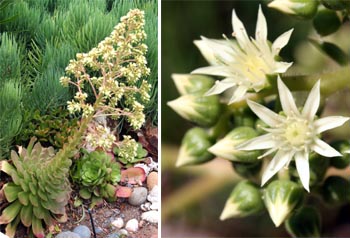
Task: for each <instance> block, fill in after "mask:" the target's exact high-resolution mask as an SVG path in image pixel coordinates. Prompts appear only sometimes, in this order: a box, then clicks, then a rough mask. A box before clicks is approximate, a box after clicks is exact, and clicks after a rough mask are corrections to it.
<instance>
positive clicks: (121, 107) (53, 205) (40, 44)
mask: <svg viewBox="0 0 350 238" xmlns="http://www.w3.org/2000/svg"><path fill="white" fill-rule="evenodd" d="M1 3H2V5H1V6H3V8H2V11H1V14H0V19H1V35H0V37H1V38H0V58H1V64H0V75H1V78H0V92H1V93H0V97H1V103H0V104H1V105H0V107H1V109H2V112H1V116H0V120H1V122H0V124H1V125H2V126H1V131H0V141H1V142H2V143H1V148H0V157H1V167H0V169H1V171H2V173H1V177H2V183H1V187H2V189H1V202H2V205H1V210H2V212H1V214H2V215H1V216H0V224H5V225H6V228H5V227H4V228H5V229H4V232H5V233H6V234H7V235H8V236H10V237H22V236H23V237H28V236H30V237H33V236H35V237H45V235H49V233H50V234H51V235H52V232H51V231H53V230H52V229H51V228H52V227H54V226H55V225H56V224H57V221H61V222H64V221H66V220H67V214H66V207H67V205H68V204H70V203H72V204H73V203H74V204H75V205H76V206H86V207H89V208H90V209H92V208H94V207H95V206H96V205H101V204H102V203H103V202H104V201H105V200H106V201H110V202H113V201H116V200H117V198H118V197H120V196H123V197H128V196H130V195H131V192H132V187H133V186H131V185H129V184H128V183H127V182H124V183H123V184H124V185H126V186H128V187H125V186H121V185H120V184H119V182H121V181H122V172H123V171H124V170H125V169H126V168H127V167H133V166H134V164H136V162H143V161H145V160H146V158H147V155H148V154H152V153H153V152H154V151H151V152H150V153H149V152H148V151H149V150H150V149H148V148H147V145H146V144H145V143H143V144H141V143H136V141H138V140H139V137H138V136H137V135H138V134H140V135H146V134H147V131H149V130H151V129H152V128H153V127H155V126H156V125H157V8H156V4H155V2H154V1H105V0H101V1H82V0H74V1H46V0H43V1H24V0H23V1H2V2H1ZM153 136H156V135H153ZM131 138H132V139H131ZM127 139H129V140H132V141H134V142H135V143H133V144H132V145H131V146H129V147H130V148H129V150H125V151H124V156H123V157H119V154H118V153H116V154H114V153H113V149H115V150H117V149H118V148H119V147H122V145H123V144H125V143H126V140H127ZM147 139H148V138H147ZM147 139H145V138H144V137H143V138H142V139H141V140H140V141H141V142H142V141H143V142H147ZM143 146H145V147H146V148H145V149H143V148H142V147H143ZM139 147H141V148H139ZM148 147H150V145H148ZM147 149H148V150H147ZM134 151H137V152H139V151H141V152H143V153H141V152H139V153H134ZM126 157H130V159H129V162H130V163H129V165H128V166H126V165H125V163H124V162H123V161H124V158H126ZM136 157H137V160H136V159H135V158H136ZM119 158H121V159H120V160H119ZM153 158H154V157H153ZM155 159H156V158H155ZM148 160H151V161H152V159H151V158H148ZM143 165H144V166H146V165H145V164H143ZM146 167H147V166H146ZM141 172H143V174H145V173H146V172H145V171H144V170H143V169H141ZM149 172H150V171H147V174H148V173H149ZM6 174H7V175H8V176H6ZM144 181H145V179H144V180H143V181H142V182H144ZM142 182H141V184H139V186H142ZM123 189H124V190H125V191H128V192H129V194H127V193H125V192H124V193H123V191H124V190H123ZM130 190H131V191H130ZM75 194H76V195H77V196H72V195H75ZM20 224H21V225H23V226H25V227H28V230H27V231H28V232H27V234H19V233H17V235H16V231H18V227H19V225H20ZM2 228H3V227H2ZM56 230H57V226H56ZM58 230H59V229H58ZM94 232H95V231H94ZM54 233H55V232H54ZM56 233H57V231H56ZM95 235H96V234H95Z"/></svg>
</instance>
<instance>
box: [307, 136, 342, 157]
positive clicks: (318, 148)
mask: <svg viewBox="0 0 350 238" xmlns="http://www.w3.org/2000/svg"><path fill="white" fill-rule="evenodd" d="M311 149H312V150H313V151H315V152H316V153H317V154H320V155H322V156H325V157H335V156H342V155H341V154H340V153H339V152H338V151H337V150H335V149H334V148H333V147H331V146H330V145H328V144H327V143H326V142H324V141H323V140H320V139H316V140H315V144H314V145H312V146H311Z"/></svg>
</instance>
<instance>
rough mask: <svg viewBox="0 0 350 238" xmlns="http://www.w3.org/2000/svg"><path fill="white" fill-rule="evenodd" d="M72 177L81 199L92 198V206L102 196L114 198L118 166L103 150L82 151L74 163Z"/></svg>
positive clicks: (118, 178) (118, 173) (118, 171)
mask: <svg viewBox="0 0 350 238" xmlns="http://www.w3.org/2000/svg"><path fill="white" fill-rule="evenodd" d="M72 178H73V181H74V182H75V183H77V184H78V186H79V187H80V190H79V195H80V197H82V198H83V199H92V206H93V205H94V204H95V203H96V202H98V201H99V200H101V199H102V198H105V199H108V200H113V199H115V198H116V196H115V193H116V187H115V185H117V183H118V182H119V181H120V166H119V164H118V163H116V162H115V161H114V159H113V158H112V157H111V156H110V155H109V154H107V153H105V152H103V151H94V152H91V153H88V152H84V155H83V156H82V157H81V158H80V159H79V160H78V161H77V162H76V163H75V165H74V167H73V173H72Z"/></svg>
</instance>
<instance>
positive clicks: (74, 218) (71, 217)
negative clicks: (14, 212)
mask: <svg viewBox="0 0 350 238" xmlns="http://www.w3.org/2000/svg"><path fill="white" fill-rule="evenodd" d="M67 210H68V211H67V222H65V223H57V225H55V226H53V227H51V228H49V230H51V232H50V231H47V232H46V234H48V233H50V234H51V235H53V236H52V237H55V235H56V234H58V233H59V232H61V231H72V230H73V229H74V228H75V227H76V226H78V225H85V226H87V227H89V228H90V230H91V231H92V230H93V229H92V224H91V221H90V216H89V213H88V211H87V209H83V208H82V207H78V208H73V206H72V205H69V206H67ZM83 210H84V211H83ZM141 214H142V210H141V209H140V207H135V206H132V205H130V204H128V203H127V201H125V200H124V199H119V200H118V201H117V202H115V203H105V204H103V205H102V206H100V207H95V208H94V209H92V210H91V215H92V218H93V222H94V227H95V229H96V230H98V229H99V228H100V230H102V232H100V233H99V234H97V235H96V238H106V237H107V236H108V235H109V234H112V233H114V232H117V231H118V229H117V228H115V227H113V226H112V225H111V222H112V221H114V220H115V219H116V218H118V217H121V218H123V220H124V222H125V223H126V222H127V221H128V220H130V219H133V218H135V219H137V220H138V221H139V225H140V227H139V230H138V231H137V232H128V233H129V235H128V236H127V237H128V238H157V237H158V225H157V224H152V223H149V222H145V221H142V220H141ZM3 229H4V226H1V231H3ZM27 234H28V232H27V228H25V227H23V226H19V227H18V231H17V233H16V236H15V237H16V238H27V237H28V235H27ZM48 237H49V236H48ZM91 237H92V238H94V234H93V233H91Z"/></svg>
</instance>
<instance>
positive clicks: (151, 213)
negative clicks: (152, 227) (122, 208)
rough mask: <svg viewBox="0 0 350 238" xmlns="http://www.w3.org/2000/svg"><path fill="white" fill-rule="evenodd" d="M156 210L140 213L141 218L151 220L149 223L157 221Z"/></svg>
mask: <svg viewBox="0 0 350 238" xmlns="http://www.w3.org/2000/svg"><path fill="white" fill-rule="evenodd" d="M158 215H159V213H158V211H148V212H144V213H142V215H141V218H142V220H145V221H148V222H151V223H158Z"/></svg>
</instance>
